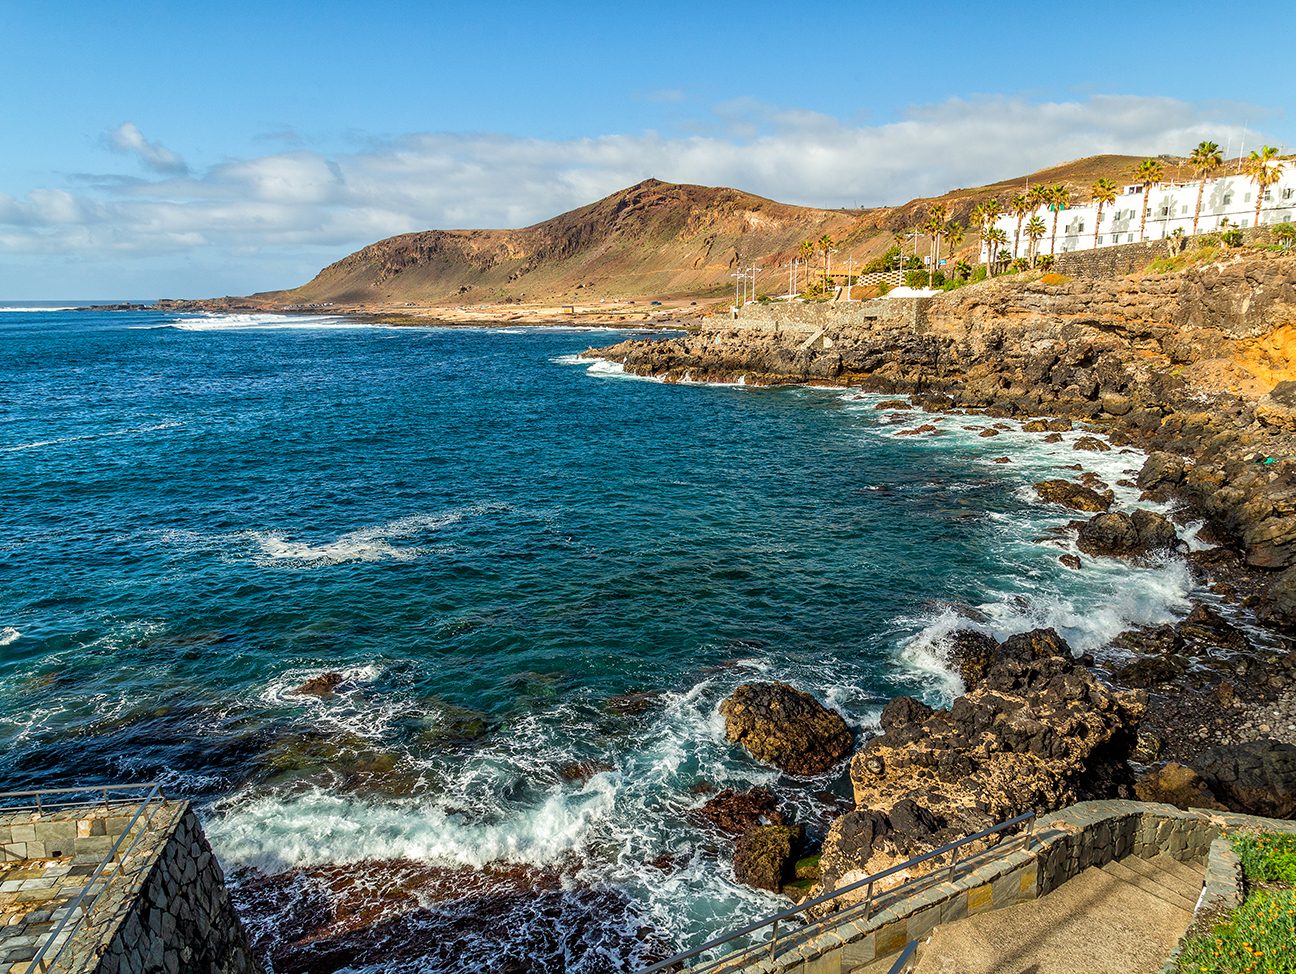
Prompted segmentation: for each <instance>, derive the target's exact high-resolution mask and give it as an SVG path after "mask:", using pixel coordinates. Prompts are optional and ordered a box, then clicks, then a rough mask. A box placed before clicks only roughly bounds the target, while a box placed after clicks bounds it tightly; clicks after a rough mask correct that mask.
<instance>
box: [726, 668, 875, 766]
mask: <svg viewBox="0 0 1296 974" xmlns="http://www.w3.org/2000/svg"><path fill="white" fill-rule="evenodd" d="M720 713H721V714H723V715H724V719H725V735H726V736H727V737H728V738H729V740H731V741H733V742H734V743H736V744H741V745H742V746H743V747H744V748H746V749H747V751H748V752H749V753H750V754H751V755H752V757H754V758H755V759H756V760H757V761H761V762H763V763H765V764H772V765H773V766H774V767H776V768H779V769H780V770H782V771H786V772H788V773H789V774H796V775H818V774H823V773H824V772H826V771H828V770H829V769H831V768H832V766H833V765H835V764H836V763H837V762H838V761H840V760H841V759H842V758H844V757H845V756H846V755H847V754H849V753H850V749H851V744H852V742H853V738H852V735H851V731H850V728H849V727H847V726H846V721H844V720H843V719H842V716H841V714H839V713H837V712H836V711H835V710H829V709H828V708H827V707H825V706H824V705H823V704H821V703H819V701H817V700H816V699H815V698H814V697H812V696H810V694H808V693H804V692H802V691H801V690H798V689H796V688H795V687H792V686H789V685H788V684H786V683H745V684H743V685H742V686H740V687H738V689H736V690H735V691H734V692H733V693H732V694H730V695H729V696H728V697H727V698H726V699H725V700H724V701H723V702H722V703H721V704H720Z"/></svg>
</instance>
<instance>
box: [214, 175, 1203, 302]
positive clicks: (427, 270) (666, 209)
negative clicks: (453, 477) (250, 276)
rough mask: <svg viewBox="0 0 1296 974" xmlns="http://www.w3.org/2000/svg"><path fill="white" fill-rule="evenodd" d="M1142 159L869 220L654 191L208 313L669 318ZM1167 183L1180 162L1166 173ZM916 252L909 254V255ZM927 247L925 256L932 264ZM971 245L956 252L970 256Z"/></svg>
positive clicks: (758, 201)
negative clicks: (545, 309)
mask: <svg viewBox="0 0 1296 974" xmlns="http://www.w3.org/2000/svg"><path fill="white" fill-rule="evenodd" d="M1138 161H1139V160H1138V158H1137V157H1134V156H1113V155H1106V156H1091V157H1088V158H1085V159H1079V160H1076V161H1073V162H1068V163H1064V164H1062V165H1059V166H1054V167H1051V168H1049V169H1045V170H1041V171H1039V172H1036V173H1031V174H1029V175H1024V176H1019V177H1016V178H1013V179H1008V180H1004V181H1002V182H999V183H994V184H991V185H988V186H980V187H974V188H964V189H956V190H952V191H950V192H948V193H946V194H945V195H943V196H941V197H937V198H935V199H915V200H911V201H910V202H908V203H905V204H903V205H901V206H894V207H874V208H870V209H863V210H845V209H843V210H826V209H817V208H814V207H806V206H794V205H790V204H786V203H778V202H775V201H773V200H769V199H764V198H763V197H760V196H754V195H752V194H750V193H745V192H742V191H740V190H736V189H723V188H713V187H707V186H692V185H683V184H672V183H664V182H661V181H659V180H656V179H649V180H645V181H644V182H642V183H639V184H638V185H635V186H631V187H630V188H628V189H625V190H622V191H620V192H618V193H613V194H612V195H611V196H608V197H606V198H604V199H601V200H599V201H597V202H595V203H591V204H589V205H588V206H583V207H580V208H579V209H575V210H572V211H570V212H568V213H563V214H561V215H559V216H556V217H553V218H552V219H549V220H545V221H544V222H542V223H537V224H535V225H534V226H530V227H523V228H521V229H516V230H425V231H422V232H418V233H407V234H402V235H400V236H396V237H391V238H388V239H386V240H381V241H378V242H377V243H373V244H370V245H369V246H367V247H364V248H363V249H361V250H358V251H356V252H355V253H353V254H351V255H349V256H347V257H344V258H343V259H341V260H339V261H337V262H336V263H334V264H330V265H329V266H327V267H325V268H324V269H323V270H322V271H320V273H319V274H318V275H317V276H316V277H315V278H314V279H313V280H311V281H310V282H308V283H306V284H303V285H301V286H300V287H296V288H292V289H289V290H284V291H272V292H265V293H262V294H256V295H252V296H251V297H248V298H226V299H222V300H221V301H218V302H205V303H204V304H205V305H206V306H208V307H259V308H286V307H301V306H303V305H322V304H328V305H333V306H337V307H339V308H343V309H351V310H365V311H375V312H406V313H417V312H418V310H419V309H426V310H428V311H435V310H436V309H450V308H453V307H455V306H465V305H471V306H475V307H481V306H492V307H497V308H498V307H501V306H502V307H504V308H506V307H508V306H532V307H534V306H537V305H549V306H551V307H555V308H556V307H558V306H562V305H569V304H576V305H581V306H584V307H592V306H607V307H611V306H614V305H617V306H621V307H624V304H625V303H627V302H630V301H634V300H639V301H644V300H648V299H658V300H662V301H665V302H666V303H667V304H668V305H672V304H680V303H688V302H689V301H690V300H696V301H704V300H706V299H711V300H716V301H719V300H723V299H724V297H725V296H726V295H727V294H728V293H729V290H730V289H731V288H732V287H733V285H734V280H733V277H732V276H731V275H732V274H733V272H734V271H735V269H737V268H738V267H740V266H747V265H750V264H752V263H755V264H756V265H757V266H759V267H761V268H763V269H764V275H763V276H762V277H761V278H760V281H761V285H762V286H761V291H762V293H778V292H781V291H782V290H784V289H785V288H786V287H787V283H786V281H787V265H788V262H789V261H790V260H791V259H792V258H793V257H794V256H796V254H797V247H798V246H799V244H800V243H801V241H803V240H807V239H809V240H818V239H819V238H820V237H821V236H822V235H823V234H828V235H829V236H830V237H832V238H833V240H835V241H837V254H836V256H835V257H834V258H833V259H834V263H835V264H838V265H844V264H845V262H846V261H847V259H848V258H854V260H855V261H856V264H857V265H858V264H859V263H862V262H865V261H868V260H870V259H872V258H873V257H876V256H878V255H879V254H881V253H882V252H884V251H885V250H886V249H887V248H888V247H890V246H892V245H893V244H894V243H895V240H896V236H895V235H896V234H897V233H898V232H903V231H905V230H908V229H909V228H911V227H912V226H914V225H915V224H918V223H920V222H921V221H922V220H923V219H924V218H925V214H926V210H927V208H928V207H929V206H930V205H931V204H932V203H933V202H940V203H942V204H944V205H945V206H946V207H947V209H948V210H949V212H950V216H951V217H952V218H953V219H957V220H960V221H963V222H966V221H967V218H968V214H969V213H970V211H971V209H972V207H973V206H974V205H975V204H976V203H977V202H979V201H980V200H983V199H986V198H988V197H991V196H995V197H999V198H1001V199H1004V200H1006V199H1007V198H1008V197H1010V196H1011V195H1013V194H1014V193H1017V192H1021V191H1022V190H1023V189H1024V188H1025V187H1026V186H1027V185H1028V184H1034V183H1039V182H1046V183H1065V184H1067V185H1068V186H1070V187H1071V189H1072V192H1073V195H1074V197H1075V198H1076V199H1084V198H1087V197H1088V195H1089V186H1090V185H1091V184H1092V183H1093V181H1094V180H1095V179H1097V178H1099V177H1102V176H1106V177H1108V178H1110V179H1113V180H1115V181H1117V182H1118V183H1119V182H1123V181H1128V179H1129V176H1130V173H1131V171H1132V169H1133V168H1134V166H1135V165H1136V164H1137V163H1138ZM1165 161H1166V162H1167V163H1168V165H1167V168H1168V169H1169V170H1170V172H1171V173H1173V172H1174V171H1175V169H1176V168H1177V166H1178V161H1177V160H1172V159H1167V160H1165ZM909 246H912V243H910V244H908V245H907V248H908V247H909ZM925 247H926V242H925V241H922V242H920V244H919V252H920V253H922V252H923V251H924V249H925ZM976 248H977V241H976V238H975V235H974V234H968V238H967V240H966V241H965V243H964V244H963V247H962V248H961V249H960V253H963V254H968V255H971V254H974V253H975V252H976Z"/></svg>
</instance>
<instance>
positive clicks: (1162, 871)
mask: <svg viewBox="0 0 1296 974" xmlns="http://www.w3.org/2000/svg"><path fill="white" fill-rule="evenodd" d="M1121 865H1124V866H1128V867H1129V868H1130V869H1133V870H1134V871H1135V872H1139V873H1142V874H1143V875H1144V876H1148V877H1150V878H1152V879H1155V880H1156V881H1157V882H1159V883H1160V884H1161V885H1162V886H1165V887H1167V888H1168V889H1172V890H1174V891H1175V892H1177V893H1179V894H1180V895H1181V896H1184V897H1186V898H1188V899H1190V900H1192V901H1193V903H1194V904H1195V903H1196V902H1197V897H1198V896H1200V895H1201V891H1202V883H1203V881H1204V878H1205V875H1206V870H1205V867H1203V866H1201V865H1194V864H1190V863H1186V862H1180V861H1179V860H1178V859H1174V858H1172V857H1170V856H1165V855H1162V856H1157V857H1156V858H1155V859H1140V858H1139V857H1138V856H1126V857H1125V858H1124V859H1122V860H1121Z"/></svg>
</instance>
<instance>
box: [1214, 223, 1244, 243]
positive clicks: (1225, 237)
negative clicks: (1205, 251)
mask: <svg viewBox="0 0 1296 974" xmlns="http://www.w3.org/2000/svg"><path fill="white" fill-rule="evenodd" d="M1243 239H1244V238H1243V235H1242V231H1241V230H1239V229H1238V228H1237V227H1233V228H1231V229H1229V230H1225V231H1224V232H1223V233H1221V234H1220V240H1222V241H1223V242H1224V243H1226V244H1228V246H1230V247H1241V246H1242V241H1243Z"/></svg>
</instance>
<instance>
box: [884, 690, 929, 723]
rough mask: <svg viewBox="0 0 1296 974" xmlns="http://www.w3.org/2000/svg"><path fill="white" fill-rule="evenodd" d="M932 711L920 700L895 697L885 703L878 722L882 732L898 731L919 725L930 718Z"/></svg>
mask: <svg viewBox="0 0 1296 974" xmlns="http://www.w3.org/2000/svg"><path fill="white" fill-rule="evenodd" d="M931 713H932V709H931V707H929V706H927V705H926V704H925V703H923V702H922V701H921V700H915V699H914V698H913V697H895V698H893V699H891V700H888V701H887V705H886V706H885V707H883V708H882V716H881V718H880V719H879V722H880V723H881V725H882V730H883V731H894V730H899V729H900V728H902V727H909V726H912V725H914V724H921V723H922V722H923V721H924V720H926V719H927V718H928V717H930V716H931Z"/></svg>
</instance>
